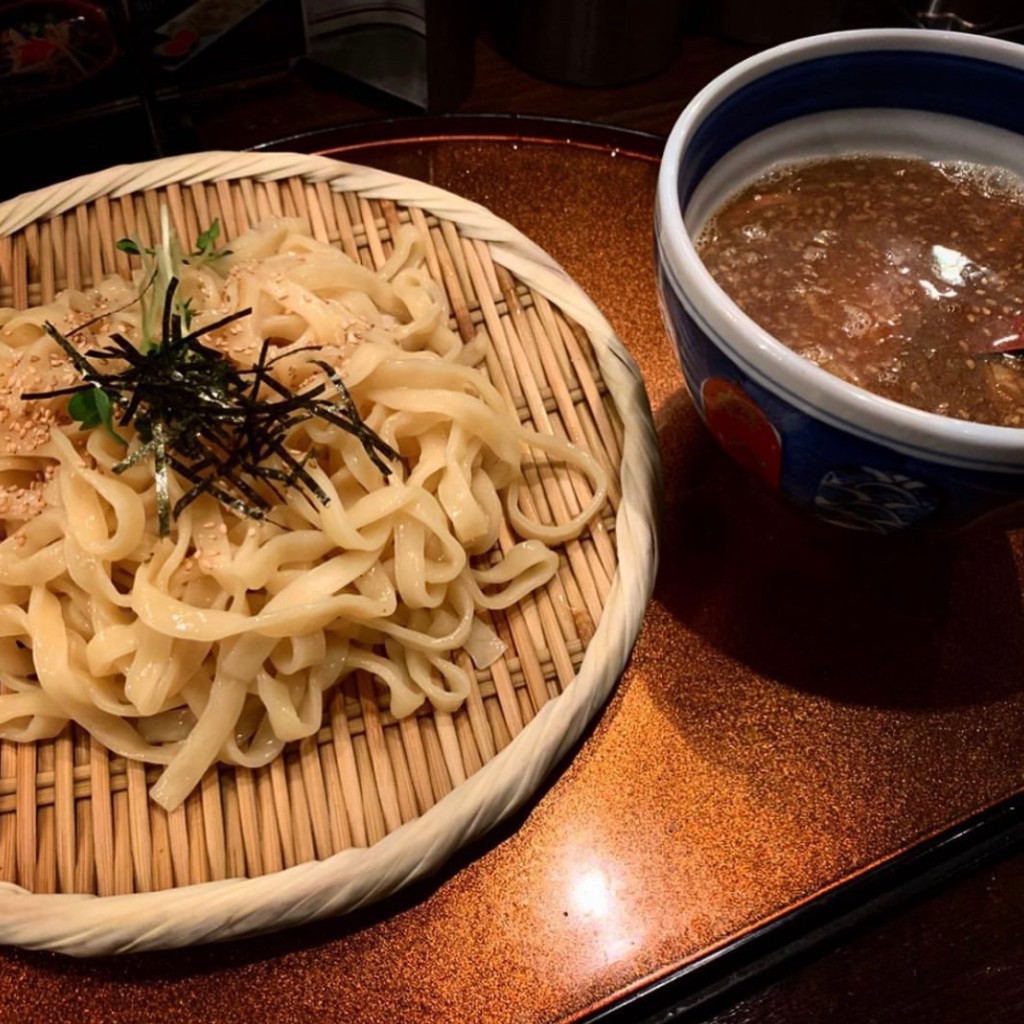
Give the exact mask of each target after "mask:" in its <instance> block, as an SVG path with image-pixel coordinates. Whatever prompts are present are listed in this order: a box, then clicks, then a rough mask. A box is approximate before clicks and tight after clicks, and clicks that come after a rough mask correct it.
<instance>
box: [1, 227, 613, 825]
mask: <svg viewBox="0 0 1024 1024" xmlns="http://www.w3.org/2000/svg"><path fill="white" fill-rule="evenodd" d="M231 250H232V252H231V254H230V255H228V256H226V257H224V258H221V259H216V260H212V261H211V260H200V261H196V263H195V264H194V265H193V266H184V267H183V268H182V269H181V270H180V286H179V298H181V299H188V300H189V303H190V308H191V309H192V310H193V311H194V316H195V319H194V321H193V326H201V325H203V324H204V323H213V322H215V321H217V320H219V319H221V318H222V317H224V316H225V315H226V314H229V313H231V312H233V311H237V310H241V309H245V308H251V309H252V313H251V314H250V315H248V316H245V317H242V318H241V319H239V320H237V321H235V322H234V323H232V324H231V325H230V326H228V327H225V328H223V329H222V330H221V331H219V332H217V333H216V334H213V335H207V336H205V337H204V339H203V340H204V343H206V344H209V345H211V346H214V347H217V348H219V349H220V350H221V351H222V352H224V353H225V354H226V355H227V356H228V357H229V358H231V359H232V360H234V361H235V362H236V363H238V364H240V365H241V366H247V365H252V364H253V363H254V362H255V361H256V360H257V359H258V357H259V353H260V349H261V346H262V345H263V342H264V339H267V338H269V339H272V346H273V348H272V353H273V354H274V355H275V356H277V355H281V354H284V353H287V352H289V351H291V350H296V351H295V355H294V356H293V357H288V358H284V359H281V360H279V361H278V362H276V363H275V364H274V373H275V375H276V376H277V377H278V378H279V379H280V380H281V381H282V383H285V384H287V386H288V387H289V388H291V389H292V390H293V391H296V392H301V391H302V390H303V388H304V387H308V386H311V384H312V383H313V378H315V379H316V381H318V382H322V380H323V374H322V372H321V371H319V370H317V369H316V367H315V365H314V364H313V363H312V362H311V359H310V355H309V354H308V352H306V353H302V352H299V351H298V350H299V349H308V347H309V346H317V347H318V348H319V352H317V353H316V354H315V355H316V358H318V359H322V360H324V361H326V362H329V363H330V364H331V365H332V366H334V367H335V368H336V369H337V370H338V372H339V373H340V375H341V377H342V379H343V380H344V381H345V384H346V385H347V387H348V389H349V391H350V393H351V394H352V396H353V398H354V400H355V402H356V404H357V405H358V407H359V409H360V411H361V413H362V415H363V418H364V420H365V422H366V423H367V425H368V426H369V427H370V428H372V429H373V430H374V431H375V432H376V433H377V434H378V435H379V436H380V437H381V438H382V439H383V440H384V441H386V442H387V443H388V444H389V445H391V446H392V447H393V448H394V449H395V450H396V451H398V452H399V453H400V454H401V456H402V459H401V461H400V462H396V463H394V465H393V467H392V468H393V472H392V473H391V474H390V475H385V474H383V473H382V472H381V471H380V469H379V468H378V467H376V466H375V465H374V464H373V462H372V460H371V459H370V458H369V456H368V455H367V453H366V451H365V450H364V449H363V447H362V446H361V444H360V443H359V441H358V440H357V439H356V438H354V437H353V436H351V435H350V434H349V433H347V432H345V431H344V430H342V429H341V428H339V427H337V426H333V425H331V424H330V423H327V422H325V421H323V420H320V419H312V420H309V421H307V422H305V423H302V424H300V425H299V426H297V427H295V428H294V430H293V431H292V434H291V435H290V436H289V438H288V446H289V449H290V450H291V451H292V452H293V453H294V454H295V455H296V456H297V457H299V458H302V459H305V460H306V467H307V469H308V471H309V472H310V473H311V474H312V475H313V477H314V478H315V479H316V481H317V483H318V484H319V486H320V487H321V488H322V489H323V491H324V492H325V493H326V495H327V496H328V498H329V501H328V502H327V503H326V504H323V503H321V502H319V501H317V500H316V499H315V498H314V497H311V496H309V495H307V494H306V493H304V492H303V491H302V490H301V489H300V488H297V487H292V488H289V489H286V492H285V493H284V494H283V495H282V497H283V499H284V500H283V501H282V502H281V503H280V504H278V505H276V506H275V507H274V508H273V509H272V510H271V512H270V514H269V515H268V516H267V518H266V519H265V520H255V519H251V518H247V517H246V516H245V515H244V514H242V513H241V512H239V511H236V510H234V509H232V508H230V507H228V506H226V505H223V504H220V503H219V502H217V501H216V500H215V499H214V498H212V497H210V496H209V495H204V496H202V497H200V498H199V499H198V500H196V501H194V502H193V503H192V504H190V505H188V506H187V508H185V509H184V511H182V512H181V514H180V515H179V516H178V517H177V518H176V519H175V520H174V522H173V525H172V529H171V532H170V535H169V536H166V537H160V536H159V527H158V509H157V497H156V490H155V484H154V471H153V464H152V461H151V460H150V459H142V460H140V461H139V462H138V463H137V464H136V465H134V466H132V467H131V468H130V469H129V470H127V471H126V472H123V473H121V474H115V473H114V472H113V470H112V467H113V466H114V465H115V464H117V463H118V462H119V461H120V460H122V459H123V458H124V457H125V449H124V448H123V447H122V446H121V445H120V444H119V443H118V442H117V441H116V440H115V439H114V438H112V437H111V436H110V435H109V434H108V433H107V432H106V431H105V430H103V429H102V428H94V429H90V430H86V429H83V428H81V427H80V425H79V424H78V423H75V422H72V421H71V419H70V417H69V416H68V413H67V398H66V397H60V398H52V399H46V400H39V399H35V400H25V399H22V398H21V395H22V394H23V393H25V392H38V391H51V390H56V389H58V388H62V387H63V388H67V387H70V386H74V385H75V384H78V383H80V377H79V376H78V374H77V372H76V371H75V369H74V367H73V366H72V365H71V364H70V361H69V360H68V358H67V357H66V355H64V354H63V353H62V352H61V350H60V348H59V347H58V345H57V344H56V342H55V341H54V340H53V339H52V338H51V337H50V336H49V335H47V333H46V332H45V330H44V328H43V325H44V323H45V322H46V321H47V320H49V321H51V322H52V323H53V324H55V325H56V326H57V328H58V329H59V330H61V331H62V332H64V333H65V334H71V338H72V340H73V342H74V344H75V345H76V347H78V348H79V350H80V351H83V352H84V351H86V350H89V349H96V348H99V347H102V345H103V344H104V337H105V336H106V335H109V334H110V333H113V332H115V331H118V332H120V333H122V334H124V335H126V336H127V337H129V338H130V339H132V341H133V342H134V343H136V344H138V343H139V339H140V336H141V335H140V332H141V331H142V325H141V324H140V316H141V313H140V308H139V304H138V303H137V302H135V303H133V301H132V300H133V298H134V297H136V296H137V295H138V293H139V290H140V287H141V284H142V280H141V275H137V278H136V280H135V281H134V282H126V281H123V280H120V279H114V278H112V279H110V280H108V281H105V282H104V283H103V284H102V285H100V286H99V287H98V288H97V289H96V291H95V292H90V293H88V294H84V293H80V292H66V293H63V294H62V295H61V296H59V297H58V299H57V300H56V301H55V302H54V303H52V304H51V305H49V306H46V307H39V308H35V309H30V310H27V311H15V310H10V309H0V378H2V380H3V389H2V392H0V537H2V540H0V683H2V684H3V693H2V695H0V736H2V737H5V738H8V739H15V740H19V741H24V742H31V741H34V740H37V739H43V738H49V737H53V736H55V735H57V734H58V733H59V732H60V731H61V730H62V729H63V728H64V727H65V726H66V724H67V723H68V721H74V722H76V723H78V724H79V725H80V726H82V727H83V728H85V729H86V730H88V732H89V733H90V734H91V735H92V736H94V737H96V738H97V739H98V740H99V741H100V742H102V743H103V744H104V745H105V746H106V747H107V748H109V749H110V750H112V751H114V752H115V753H117V754H120V755H123V756H125V757H128V758H134V759H138V760H142V761H146V762H151V763H155V764H159V765H163V766H165V767H164V769H163V771H162V774H161V775H160V777H159V779H158V781H157V782H156V784H155V785H154V787H153V789H152V791H151V793H152V797H153V799H154V800H156V801H157V802H158V803H160V804H161V805H163V806H165V807H167V808H173V807H175V806H177V805H178V804H180V803H181V801H182V800H184V798H185V797H186V796H187V795H188V793H189V792H190V791H191V790H192V789H193V787H194V786H195V785H196V784H197V783H198V781H199V779H200V778H201V777H202V775H203V774H204V772H205V771H206V770H207V769H208V768H209V767H210V766H211V765H212V764H213V763H215V762H217V761H223V762H227V763H230V764H237V765H245V766H249V767H258V766H261V765H264V764H266V763H267V762H269V761H270V760H271V759H272V758H274V757H275V756H277V755H278V754H279V753H280V752H281V750H282V748H283V746H284V744H286V743H289V742H291V741H294V740H298V739H301V738H303V737H307V736H311V735H314V734H315V733H316V732H317V730H318V729H319V728H320V727H321V725H322V722H323V701H324V694H325V692H326V691H328V690H329V689H330V688H331V687H334V686H335V685H337V684H338V683H339V682H340V681H341V680H343V679H344V678H346V677H347V676H349V675H350V674H351V673H353V672H357V671H359V672H365V673H369V674H370V675H371V676H373V677H375V678H376V680H377V681H378V682H379V684H380V686H381V691H382V692H383V693H386V695H387V697H388V700H389V703H390V708H391V711H392V712H393V713H394V714H395V715H397V716H404V715H408V714H411V713H412V712H414V711H415V710H416V708H417V707H419V706H420V705H421V704H422V703H423V702H424V701H429V702H430V703H431V704H432V705H433V706H434V707H436V708H438V709H441V710H445V711H452V710H454V709H456V708H457V707H459V705H460V704H461V703H462V702H463V700H464V699H465V697H466V695H467V693H468V691H469V688H470V685H471V682H472V680H471V673H472V671H473V667H474V665H475V666H476V667H477V668H481V667H484V666H486V664H488V663H489V662H490V661H493V660H494V659H495V658H496V657H500V655H501V650H502V648H501V644H500V641H499V640H498V639H497V637H496V635H495V634H494V633H493V631H492V630H491V629H490V628H489V627H488V626H486V625H485V619H486V618H487V612H488V611H489V610H495V609H502V608H506V607H509V606H511V605H513V604H515V603H517V602H518V601H520V600H521V599H522V598H523V597H524V596H525V595H526V594H528V593H529V592H531V591H533V590H534V589H536V588H537V587H540V586H543V585H544V584H545V583H546V582H547V581H548V580H550V579H551V577H552V576H553V575H554V574H555V572H556V571H557V568H558V555H557V553H556V552H555V551H553V550H552V545H557V544H559V543H561V542H563V541H565V540H567V539H569V538H571V537H573V536H575V535H577V534H578V533H579V532H580V531H581V530H582V529H583V527H584V525H585V524H586V522H587V521H588V520H589V519H590V518H591V517H592V516H593V515H594V513H595V512H596V511H597V510H598V509H599V508H600V506H601V505H602V503H603V501H604V494H605V491H604V478H603V473H602V471H601V470H600V468H599V467H598V465H597V464H596V463H595V462H594V461H593V459H591V458H590V457H589V456H588V455H587V454H586V453H584V452H582V451H581V450H579V449H578V448H576V447H574V446H572V445H570V444H568V443H567V442H565V441H564V440H561V439H558V438H555V437H552V436H547V435H539V434H536V433H535V432H533V431H530V430H528V429H526V428H524V427H523V426H522V425H521V424H520V422H519V420H518V419H517V417H516V415H515V413H514V411H513V410H511V409H510V407H509V404H508V403H507V401H506V400H504V399H503V398H502V397H501V395H500V394H499V393H498V392H497V391H496V389H495V388H494V387H493V385H492V384H491V383H490V382H489V381H488V379H487V377H486V375H485V374H484V373H483V372H482V371H481V369H479V368H478V367H477V366H476V365H474V364H476V363H478V362H479V360H480V358H481V355H482V352H481V351H480V349H479V345H478V344H476V343H471V344H469V345H463V343H462V341H461V340H460V338H459V337H458V336H457V335H456V334H454V333H453V332H452V331H451V330H450V329H449V328H448V326H447V323H448V314H447V308H446V304H445V301H444V297H443V293H442V292H441V291H440V289H439V288H438V287H437V285H436V284H435V283H434V282H433V281H432V280H431V279H430V277H429V275H428V274H427V273H426V271H425V269H424V267H423V253H422V240H421V239H420V238H419V236H418V234H417V233H416V232H415V231H413V230H411V229H409V230H408V231H403V232H401V233H400V234H399V236H398V238H397V239H396V247H395V253H394V255H393V256H392V258H391V259H390V260H389V261H388V264H387V265H386V266H385V267H384V268H382V270H381V271H380V272H379V273H378V272H374V271H371V270H369V269H367V268H365V267H363V266H361V265H359V264H358V263H354V262H353V261H351V260H350V259H349V258H348V257H346V256H345V255H344V254H343V253H341V252H340V251H339V250H337V249H335V248H333V247H331V246H328V245H325V244H322V243H320V242H317V241H316V240H314V239H313V238H311V237H310V236H309V235H307V234H305V233H304V232H303V231H302V229H301V227H300V226H299V225H298V224H297V223H295V222H291V221H274V222H267V223H266V224H264V225H261V226H260V227H258V228H257V229H255V230H253V231H251V232H249V233H248V234H246V235H245V236H243V237H241V238H238V239H235V240H233V241H232V242H231ZM104 311H107V312H109V315H107V316H105V317H104V318H102V319H101V320H100V321H98V322H97V323H95V324H91V325H89V324H88V321H90V320H92V318H94V317H95V316H96V315H97V314H98V313H102V312H104ZM82 325H86V326H84V327H82ZM78 327H82V329H81V330H79V331H78V332H77V333H72V332H74V331H75V329H76V328H78ZM119 429H121V431H122V432H123V433H124V434H125V436H126V438H127V439H128V440H129V442H130V447H129V451H131V450H133V449H134V448H135V447H137V446H138V445H139V444H140V443H141V442H140V441H139V439H138V438H137V437H136V436H134V435H133V433H132V430H131V428H130V427H128V428H119ZM531 449H532V450H534V451H544V452H547V453H548V454H549V457H550V458H551V459H552V460H553V461H556V462H558V463H560V464H564V465H565V466H567V467H570V468H571V469H572V470H573V471H575V472H578V473H581V474H582V476H583V478H584V479H586V480H587V481H588V482H589V487H590V489H591V492H592V494H593V499H592V500H591V501H589V502H588V503H587V505H586V507H585V508H582V509H580V510H579V511H578V514H576V515H575V516H574V517H573V518H572V520H571V521H569V522H566V523H563V524H558V525H552V524H542V523H537V522H533V521H531V519H530V518H528V517H527V516H526V515H525V514H524V512H523V510H522V508H521V505H520V502H519V498H518V488H519V484H520V481H521V479H522V463H523V461H524V459H528V458H530V457H531V455H530V451H531ZM187 489H188V485H187V484H185V483H183V482H182V481H181V480H180V479H178V478H177V477H175V476H174V475H173V474H172V475H171V501H172V504H173V502H174V501H175V500H176V499H177V498H178V497H180V496H181V495H182V494H184V493H185V491H186V490H187ZM506 522H507V523H509V524H511V527H512V529H513V530H514V532H515V534H516V535H518V536H516V537H512V536H510V535H509V534H508V531H507V530H506V529H505V528H504V527H503V523H506ZM479 556H487V557H479Z"/></svg>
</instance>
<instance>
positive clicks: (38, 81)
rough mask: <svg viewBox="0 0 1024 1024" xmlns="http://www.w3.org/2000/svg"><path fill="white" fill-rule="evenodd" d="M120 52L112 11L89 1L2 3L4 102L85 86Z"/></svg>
mask: <svg viewBox="0 0 1024 1024" xmlns="http://www.w3.org/2000/svg"><path fill="white" fill-rule="evenodd" d="M117 55H118V42H117V37H116V35H115V31H114V26H113V25H112V24H111V20H110V18H109V17H108V16H107V12H106V11H105V10H104V9H103V8H102V7H98V6H96V4H93V3H87V2H86V0H54V2H52V3H39V2H36V0H20V2H18V3H14V4H9V5H6V6H2V7H0V105H2V106H3V107H9V106H13V105H14V104H17V103H25V102H31V101H33V100H37V99H40V98H43V97H49V96H52V95H53V94H54V93H56V92H60V91H62V90H66V89H71V88H78V87H80V86H83V85H85V84H86V83H88V82H89V81H90V80H91V79H93V78H95V77H96V76H97V75H102V74H103V72H104V71H106V70H107V69H108V68H109V67H110V66H111V64H113V62H114V60H115V59H116V57H117Z"/></svg>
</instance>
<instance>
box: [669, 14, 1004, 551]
mask: <svg viewBox="0 0 1024 1024" xmlns="http://www.w3.org/2000/svg"><path fill="white" fill-rule="evenodd" d="M842 153H888V154H898V155H905V156H918V157H923V158H925V159H929V160H967V161H972V162H978V163H982V164H989V165H993V166H1000V167H1005V168H1008V169H1009V170H1011V171H1013V172H1015V173H1016V174H1018V175H1021V176H1022V177H1024V47H1022V46H1019V45H1016V44H1013V43H1007V42H1002V41H998V40H993V39H990V38H986V37H982V36H972V35H967V34H964V33H951V32H935V31H925V30H917V29H870V30H864V31H855V32H839V33H832V34H829V35H823V36H814V37H812V38H809V39H801V40H797V41H795V42H792V43H787V44H785V45H783V46H779V47H776V48H774V49H772V50H767V51H765V52H764V53H761V54H759V55H757V56H755V57H752V58H751V59H749V60H746V61H744V62H743V63H741V64H738V65H736V66H735V67H734V68H732V69H730V70H729V71H727V72H726V73H725V74H723V75H720V76H719V77H718V78H716V79H715V80H714V81H713V82H712V83H711V84H710V85H708V86H707V87H706V88H705V89H704V90H703V91H702V92H701V93H699V94H698V95H697V96H696V97H695V98H694V99H693V101H692V102H691V103H690V104H689V105H688V106H687V107H686V109H685V110H684V111H683V113H682V115H681V116H680V118H679V120H678V121H677V122H676V125H675V128H674V129H673V131H672V134H671V135H670V137H669V139H668V143H667V145H666V149H665V156H664V160H663V163H662V166H661V171H660V176H659V181H658V194H657V206H656V212H655V234H656V239H657V259H658V277H659V287H660V294H661V298H662V306H663V312H664V315H665V320H666V323H667V325H668V328H669V331H670V333H671V335H672V338H673V341H674V342H675V345H676V348H677V350H678V355H679V359H680V363H681V365H682V368H683V374H684V376H685V378H686V383H687V387H688V388H689V391H690V394H691V395H692V396H693V399H694V401H695V403H696V404H697V407H698V409H699V410H700V412H701V415H702V416H703V417H704V419H705V422H707V423H708V425H709V427H711V429H712V431H713V433H715V435H716V436H717V437H718V438H719V440H720V441H721V442H722V443H723V445H724V446H725V447H726V448H727V450H729V451H730V453H731V454H733V455H734V456H735V457H736V458H737V459H738V460H739V461H741V462H743V463H745V464H746V465H747V466H749V467H750V468H751V469H753V470H754V471H755V472H756V473H757V474H758V475H759V476H761V477H762V479H764V480H765V481H766V483H768V484H769V485H770V486H771V487H773V488H776V489H777V490H778V491H779V492H780V493H781V494H782V495H784V496H785V497H786V498H788V499H789V500H791V501H793V502H794V503H796V504H797V505H800V506H803V507H805V508H807V509H809V510H811V511H812V512H814V513H815V514H816V515H817V516H819V517H821V518H823V519H826V520H828V521H830V522H833V523H836V524H839V525H842V526H847V527H853V528H856V529H861V530H869V531H874V532H877V533H896V532H899V531H903V530H906V529H908V528H915V529H919V528H922V527H926V526H927V527H935V528H939V529H942V530H947V529H955V528H958V527H960V526H963V525H966V524H968V523H972V522H976V521H980V520H982V519H987V518H989V517H993V518H998V519H999V520H1000V521H1006V522H1014V523H1021V522H1024V430H1019V429H1015V428H1008V427H996V426H988V425H984V424H979V423H970V422H965V421H962V420H954V419H950V418H947V417H944V416H938V415H934V414H932V413H926V412H921V411H919V410H917V409H912V408H909V407H907V406H904V405H900V404H899V403H896V402H893V401H891V400H889V399H885V398H881V397H878V396H877V395H874V394H871V393H870V392H868V391H865V390H863V389H861V388H858V387H855V386H853V385H850V384H847V383H845V382H843V381H841V380H839V379H838V378H837V377H834V376H833V375H831V374H830V373H828V372H826V371H825V370H822V369H820V368H819V367H817V366H815V365H814V364H812V363H810V362H808V361H807V360H805V359H804V358H803V357H801V356H799V355H797V354H796V353H795V352H793V351H791V350H790V349H788V348H787V347H786V346H785V345H783V344H781V343H780V342H779V341H777V340H776V339H775V338H773V337H772V336H771V335H770V334H769V333H768V332H767V331H765V330H764V329H762V328H761V327H759V326H758V325H757V324H756V323H754V321H753V320H751V319H750V318H749V317H748V316H746V315H745V314H744V313H743V312H741V311H740V309H739V308H738V307H737V306H736V304H735V303H734V302H733V301H732V300H731V299H730V298H729V296H728V295H727V294H726V293H725V292H724V291H723V290H722V289H721V288H720V287H719V286H718V285H717V284H716V283H715V281H714V280H713V279H712V277H711V275H710V274H709V273H708V271H707V269H706V268H705V266H704V264H703V263H702V262H701V260H700V257H699V256H698V255H697V252H696V249H695V248H694V239H695V237H696V236H697V234H698V232H699V231H700V228H701V227H702V226H703V224H704V222H705V221H706V219H707V218H708V216H709V215H710V214H711V213H712V212H713V211H714V210H715V209H716V208H717V207H718V206H719V205H720V204H721V202H722V201H723V200H724V199H725V198H727V197H728V196H729V195H731V194H732V193H733V192H735V191H736V190H737V189H739V188H740V187H742V186H743V185H745V184H746V183H748V182H749V181H751V180H752V179H753V178H756V177H758V176H759V175H760V174H761V173H763V172H764V171H765V170H766V169H767V168H768V167H770V166H772V165H774V164H779V163H789V162H792V161H794V160H801V159H806V158H810V157H822V156H834V155H837V154H842Z"/></svg>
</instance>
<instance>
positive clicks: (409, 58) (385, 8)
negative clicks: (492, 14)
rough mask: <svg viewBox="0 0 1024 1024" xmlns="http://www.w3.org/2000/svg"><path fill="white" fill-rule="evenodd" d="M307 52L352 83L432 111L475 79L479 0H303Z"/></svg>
mask: <svg viewBox="0 0 1024 1024" xmlns="http://www.w3.org/2000/svg"><path fill="white" fill-rule="evenodd" d="M302 8H303V12H304V16H305V24H306V56H307V59H308V60H309V61H310V62H311V64H312V65H314V66H319V67H320V68H324V69H327V70H328V71H330V72H334V73H337V74H339V75H341V76H343V77H344V78H345V79H347V80H348V83H349V84H350V85H356V86H358V87H365V88H367V89H370V90H372V91H373V92H375V93H378V94H383V95H384V96H387V97H391V98H393V99H396V100H399V101H401V102H402V103H405V104H408V105H410V106H412V107H415V108H417V109H419V110H422V111H425V112H426V113H431V114H434V113H444V112H446V111H449V110H452V109H454V108H455V107H457V106H458V104H459V103H460V102H461V101H462V100H463V99H464V98H465V96H466V94H467V93H468V92H469V90H470V88H471V87H472V84H473V41H474V38H475V35H476V17H475V15H476V11H475V9H474V4H473V0H371V2H368V0H302Z"/></svg>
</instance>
